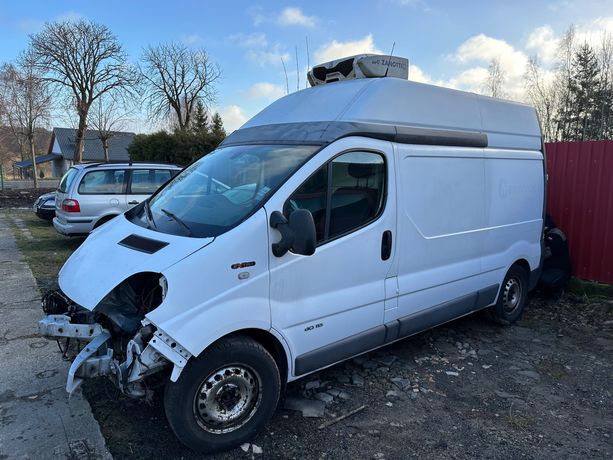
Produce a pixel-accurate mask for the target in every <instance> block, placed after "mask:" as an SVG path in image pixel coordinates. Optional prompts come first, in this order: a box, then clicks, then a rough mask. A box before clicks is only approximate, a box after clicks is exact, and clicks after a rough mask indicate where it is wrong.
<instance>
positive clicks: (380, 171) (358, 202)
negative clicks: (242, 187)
mask: <svg viewBox="0 0 613 460" xmlns="http://www.w3.org/2000/svg"><path fill="white" fill-rule="evenodd" d="M385 177H386V174H385V162H384V160H383V157H382V156H381V155H380V154H378V153H372V152H349V153H345V154H343V155H340V156H338V157H336V158H335V159H334V160H332V161H331V162H329V163H327V164H325V165H324V166H322V167H321V168H320V169H318V170H317V171H316V172H315V173H314V174H313V175H312V176H311V177H309V178H308V179H307V180H306V182H304V183H303V184H302V185H301V186H300V187H299V188H298V189H297V190H296V191H295V192H294V194H293V195H292V196H291V197H290V198H289V199H288V200H287V202H286V203H285V206H284V209H283V213H284V214H285V216H286V217H289V215H290V214H291V212H292V211H294V210H296V209H308V210H309V211H311V214H313V220H314V221H315V230H316V234H317V243H318V244H320V243H323V242H325V241H327V240H329V239H332V238H335V237H338V236H340V235H343V234H345V233H348V232H350V231H351V230H354V229H357V228H359V227H362V226H363V225H365V224H367V223H368V222H370V221H372V220H374V219H375V218H376V217H377V216H378V215H379V213H380V212H381V210H382V209H383V204H384V197H385Z"/></svg>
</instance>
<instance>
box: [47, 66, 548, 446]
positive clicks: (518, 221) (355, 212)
mask: <svg viewBox="0 0 613 460" xmlns="http://www.w3.org/2000/svg"><path fill="white" fill-rule="evenodd" d="M407 68H408V62H407V61H406V60H404V59H402V58H396V57H393V58H389V57H382V56H372V55H362V56H357V57H353V58H348V59H345V60H340V61H336V62H332V63H328V64H325V65H322V66H318V67H316V68H314V69H313V70H312V71H311V72H310V75H309V79H310V81H311V83H312V85H313V87H311V88H309V89H305V90H303V91H299V92H296V93H293V94H290V95H288V96H286V97H284V98H282V99H280V100H278V101H276V102H275V103H273V104H272V105H270V106H269V107H268V108H266V109H265V110H263V111H262V112H261V113H259V114H258V115H256V116H255V117H254V118H252V119H251V120H250V121H248V122H247V123H246V124H245V125H244V126H243V127H242V128H241V129H239V130H237V131H235V132H234V133H233V134H232V135H230V136H229V137H228V138H227V139H226V140H225V141H224V142H223V144H222V145H221V146H220V147H219V148H218V149H217V150H216V151H214V152H213V153H211V154H209V155H206V156H204V157H203V158H201V159H199V160H198V161H196V162H194V163H193V164H191V165H190V166H189V167H187V168H186V169H184V170H183V171H182V172H181V173H179V174H178V175H177V176H176V177H175V178H174V179H173V180H171V181H170V182H169V183H168V184H167V185H166V186H165V187H163V188H162V189H161V190H159V191H158V192H156V193H155V194H154V195H153V196H152V197H151V198H150V199H148V200H146V201H144V202H143V203H141V204H140V205H138V206H136V207H135V208H133V209H131V210H130V211H128V212H126V213H125V214H124V215H123V216H120V217H117V218H116V219H113V220H112V221H111V222H109V223H108V224H107V225H104V226H102V227H100V228H98V229H96V230H94V231H93V232H92V233H91V234H90V236H89V237H88V238H87V240H86V241H85V242H84V243H83V244H82V245H81V247H80V248H79V249H78V250H77V251H75V253H74V254H73V255H72V256H71V257H70V259H69V260H68V261H67V262H66V264H65V265H64V267H63V268H62V270H61V271H60V273H59V286H60V290H57V291H53V292H51V293H49V294H47V295H46V296H45V297H44V299H43V309H44V311H45V312H46V313H47V316H46V317H45V318H44V319H42V320H41V321H40V324H39V327H40V331H41V333H42V334H43V335H45V336H46V337H49V338H53V339H58V340H59V342H60V344H61V345H62V347H64V348H65V349H66V352H67V353H70V349H71V347H70V344H71V343H75V342H78V343H80V344H82V345H81V347H79V348H78V349H77V350H76V351H77V352H78V351H80V352H78V355H77V356H76V358H75V359H74V362H73V364H72V366H71V368H70V371H69V375H68V383H67V390H68V391H69V392H72V391H74V390H75V388H76V387H77V386H78V384H79V383H80V382H81V381H82V380H83V379H86V378H91V377H99V376H106V377H108V378H110V379H111V380H113V381H114V382H115V384H116V385H117V386H118V387H119V388H120V389H121V390H122V391H123V392H124V393H126V394H128V395H130V396H133V397H144V396H145V395H146V393H147V390H148V388H151V387H152V386H153V385H154V384H155V383H156V382H161V383H164V384H165V408H166V414H167V417H168V420H169V422H170V426H171V427H172V429H173V430H174V432H175V433H176V435H177V437H178V438H179V439H180V440H181V441H182V442H184V443H185V444H186V445H187V446H189V447H191V448H193V449H195V450H198V451H202V452H214V451H218V450H222V449H228V448H231V447H234V446H237V445H239V444H241V443H243V442H245V441H246V440H248V439H250V438H252V437H253V436H254V435H255V434H256V433H258V431H259V430H261V429H262V427H263V426H264V424H265V423H266V422H267V420H268V419H269V418H270V417H271V415H272V414H273V413H274V411H275V408H276V406H277V402H278V401H279V398H280V395H281V393H282V390H283V388H284V385H285V383H286V382H290V381H292V380H295V379H298V378H300V377H303V376H305V375H307V374H309V373H311V372H314V371H316V370H318V369H322V368H324V367H327V366H330V365H333V364H334V363H337V362H340V361H342V360H345V359H347V358H351V357H353V356H356V355H359V354H361V353H364V352H367V351H369V350H373V349H376V348H378V347H381V346H384V345H386V344H389V343H392V342H394V341H396V340H400V339H402V338H404V337H407V336H410V335H412V334H416V333H418V332H420V331H423V330H426V329H428V328H432V327H434V326H436V325H438V324H441V323H444V322H447V321H450V320H452V319H454V318H458V317H461V316H463V315H467V314H470V313H472V312H475V311H478V310H482V309H489V310H490V311H491V315H492V317H493V318H494V319H495V320H497V321H498V322H500V323H503V324H509V323H512V322H514V321H515V320H517V319H518V318H519V316H520V315H521V313H522V310H523V308H524V305H525V303H526V296H527V294H528V291H529V290H530V289H531V287H532V286H533V285H534V284H535V283H536V280H537V275H538V272H539V267H540V261H541V243H542V229H543V212H544V193H545V178H546V176H545V163H544V151H543V144H542V141H541V132H540V128H539V123H538V120H537V116H536V113H535V111H534V109H533V108H531V107H528V106H526V105H522V104H517V103H513V102H508V101H502V100H497V99H492V98H488V97H483V96H478V95H475V94H471V93H466V92H461V91H455V90H451V89H445V88H439V87H436V86H430V85H425V84H420V83H414V82H410V81H408V80H407V79H406V77H407V73H406V72H407ZM403 77H404V78H403Z"/></svg>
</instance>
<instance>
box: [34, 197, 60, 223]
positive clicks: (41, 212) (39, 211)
mask: <svg viewBox="0 0 613 460" xmlns="http://www.w3.org/2000/svg"><path fill="white" fill-rule="evenodd" d="M32 210H33V211H34V212H35V213H36V215H37V216H38V217H40V218H41V219H45V220H49V221H50V220H53V218H54V217H55V192H49V193H45V194H44V195H41V196H39V197H38V198H37V199H36V201H35V202H34V206H32Z"/></svg>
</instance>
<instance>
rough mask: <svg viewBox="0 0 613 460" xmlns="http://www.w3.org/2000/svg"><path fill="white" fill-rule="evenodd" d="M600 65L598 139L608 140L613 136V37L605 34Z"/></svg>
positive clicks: (599, 52)
mask: <svg viewBox="0 0 613 460" xmlns="http://www.w3.org/2000/svg"><path fill="white" fill-rule="evenodd" d="M598 64H599V67H600V88H599V91H598V93H599V99H600V103H599V105H600V108H599V118H600V123H599V129H598V138H599V139H607V138H610V137H611V136H612V135H613V114H612V113H611V105H613V35H611V33H609V32H604V33H603V34H602V37H601V40H600V48H599V49H598Z"/></svg>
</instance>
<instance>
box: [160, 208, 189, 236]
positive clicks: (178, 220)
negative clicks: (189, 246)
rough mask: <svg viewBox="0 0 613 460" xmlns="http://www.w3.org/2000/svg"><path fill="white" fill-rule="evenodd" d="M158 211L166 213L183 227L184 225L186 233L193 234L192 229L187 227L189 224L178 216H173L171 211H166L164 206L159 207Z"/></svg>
mask: <svg viewBox="0 0 613 460" xmlns="http://www.w3.org/2000/svg"><path fill="white" fill-rule="evenodd" d="M160 211H162V212H163V213H164V214H166V215H167V216H168V217H170V218H171V219H173V220H174V221H175V222H177V223H179V224H181V225H182V226H183V227H185V229H186V230H187V234H188V236H194V233H193V232H192V229H191V228H189V226H188V225H187V224H186V223H185V222H183V221H182V220H181V219H180V218H179V217H177V216H175V215H174V214H173V213H172V212H170V211H167V210H166V209H164V208H161V209H160Z"/></svg>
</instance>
